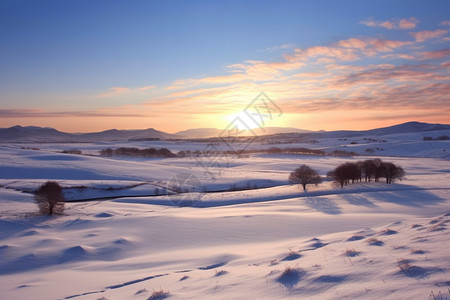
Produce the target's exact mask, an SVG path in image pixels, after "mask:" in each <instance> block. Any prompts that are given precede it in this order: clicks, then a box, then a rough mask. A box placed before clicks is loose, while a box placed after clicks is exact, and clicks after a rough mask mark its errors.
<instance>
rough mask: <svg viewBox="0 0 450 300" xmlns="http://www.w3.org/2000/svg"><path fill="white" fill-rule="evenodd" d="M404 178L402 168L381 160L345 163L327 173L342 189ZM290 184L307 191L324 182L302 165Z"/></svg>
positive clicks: (312, 170) (294, 172)
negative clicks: (363, 182) (381, 180)
mask: <svg viewBox="0 0 450 300" xmlns="http://www.w3.org/2000/svg"><path fill="white" fill-rule="evenodd" d="M404 176H405V171H404V170H403V168H402V167H400V166H398V165H395V164H393V163H391V162H383V161H382V160H381V159H379V158H375V159H368V160H365V161H358V162H355V163H354V162H347V163H343V164H341V165H339V166H337V167H336V168H335V169H334V170H333V171H330V172H328V173H327V177H328V178H331V179H333V180H334V181H335V182H336V183H338V184H339V185H340V187H341V188H343V187H344V185H347V184H350V183H355V182H358V181H359V182H361V181H365V182H371V181H372V180H373V181H375V182H378V181H380V179H381V178H384V179H385V180H386V183H389V184H390V183H393V182H394V181H396V180H402V179H403V178H404ZM289 182H291V183H292V184H301V185H302V187H303V190H305V191H306V186H307V185H308V184H316V185H317V184H319V183H321V182H322V179H321V177H320V176H319V175H318V173H317V171H315V170H314V169H311V168H310V167H309V166H307V165H301V166H300V167H298V168H297V169H295V170H294V171H293V172H291V173H290V174H289Z"/></svg>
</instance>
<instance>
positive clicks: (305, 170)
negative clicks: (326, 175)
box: [289, 165, 322, 191]
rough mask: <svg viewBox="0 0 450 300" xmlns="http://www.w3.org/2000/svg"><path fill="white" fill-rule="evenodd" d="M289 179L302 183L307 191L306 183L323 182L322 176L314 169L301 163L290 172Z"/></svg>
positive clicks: (292, 181)
mask: <svg viewBox="0 0 450 300" xmlns="http://www.w3.org/2000/svg"><path fill="white" fill-rule="evenodd" d="M289 181H290V182H291V183H294V184H301V185H302V186H303V190H304V191H306V185H308V184H319V183H321V182H322V178H320V176H319V175H318V174H317V172H316V171H315V170H314V169H311V168H310V167H308V166H307V165H301V166H300V167H298V168H297V169H295V170H294V172H291V174H289Z"/></svg>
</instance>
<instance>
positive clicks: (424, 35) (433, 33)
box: [410, 29, 448, 43]
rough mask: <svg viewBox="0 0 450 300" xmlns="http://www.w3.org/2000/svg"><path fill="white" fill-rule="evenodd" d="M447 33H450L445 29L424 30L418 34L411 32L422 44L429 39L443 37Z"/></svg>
mask: <svg viewBox="0 0 450 300" xmlns="http://www.w3.org/2000/svg"><path fill="white" fill-rule="evenodd" d="M447 32H448V31H447V30H445V29H437V30H423V31H418V32H410V35H411V36H412V37H413V38H414V39H415V41H416V42H418V43H421V42H425V41H426V40H429V39H434V38H437V37H440V36H443V35H444V34H446V33H447Z"/></svg>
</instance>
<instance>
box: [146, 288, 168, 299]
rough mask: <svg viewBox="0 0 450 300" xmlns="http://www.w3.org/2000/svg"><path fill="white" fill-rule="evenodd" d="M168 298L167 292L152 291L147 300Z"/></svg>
mask: <svg viewBox="0 0 450 300" xmlns="http://www.w3.org/2000/svg"><path fill="white" fill-rule="evenodd" d="M167 297H169V292H164V291H163V290H159V291H153V293H152V294H151V295H150V297H148V298H147V300H162V299H166V298H167Z"/></svg>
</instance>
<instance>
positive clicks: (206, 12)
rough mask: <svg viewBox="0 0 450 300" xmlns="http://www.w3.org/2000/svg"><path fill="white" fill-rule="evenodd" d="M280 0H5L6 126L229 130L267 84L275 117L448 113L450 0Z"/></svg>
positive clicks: (431, 117) (0, 93)
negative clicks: (429, 0)
mask: <svg viewBox="0 0 450 300" xmlns="http://www.w3.org/2000/svg"><path fill="white" fill-rule="evenodd" d="M282 4H283V5H280V3H279V2H274V1H268V0H266V1H258V2H257V1H244V2H243V1H229V2H226V3H211V2H208V1H190V2H184V1H179V2H176V3H175V2H165V1H152V2H147V1H134V2H132V3H130V2H121V1H103V0H102V1H96V2H95V3H92V2H89V1H77V2H60V1H46V2H40V1H20V3H19V2H17V1H10V0H7V1H2V2H1V3H0V25H2V26H1V27H0V28H2V29H0V38H2V40H4V41H7V42H6V43H4V45H2V48H0V65H2V70H0V103H1V105H2V107H1V108H0V116H1V118H0V127H2V128H6V127H11V126H15V125H18V124H19V125H20V126H39V127H51V128H55V129H57V130H59V131H63V132H70V133H85V132H100V131H104V130H109V129H114V128H117V129H119V128H120V130H139V129H136V128H143V129H149V128H154V129H156V130H160V131H163V132H167V133H176V132H179V131H184V130H188V129H187V128H189V129H198V128H216V129H225V128H226V127H227V126H228V125H229V124H230V123H231V122H232V121H233V120H234V118H235V117H236V116H242V115H241V112H242V110H243V109H244V108H245V107H247V105H248V104H249V103H251V102H252V101H253V100H254V99H255V97H257V96H258V95H259V94H260V93H261V92H264V93H265V94H266V95H267V97H269V99H270V100H271V101H273V102H274V103H276V105H277V107H279V109H280V111H281V112H282V115H281V114H280V115H281V117H279V118H270V120H269V121H270V122H269V121H268V122H267V124H264V125H265V126H266V127H292V128H298V129H303V130H311V131H317V130H326V131H331V130H369V129H374V128H380V127H388V126H392V125H397V124H401V123H405V122H410V121H411V120H414V121H418V122H426V123H440V124H450V116H449V115H448V109H449V108H450V106H449V96H448V95H449V92H450V86H449V84H448V81H449V78H450V72H449V69H450V62H449V60H448V59H449V57H450V36H449V28H450V14H449V13H448V12H449V11H450V2H448V1H440V0H436V1H433V2H432V3H431V4H430V3H424V2H421V1H396V2H394V3H392V1H378V2H376V3H365V2H359V1H349V2H345V3H344V4H341V3H336V2H328V1H316V2H307V1H290V0H289V1H288V0H286V1H283V2H282ZM249 122H250V121H248V120H247V124H248V123H249ZM110 124H112V125H111V126H110Z"/></svg>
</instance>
